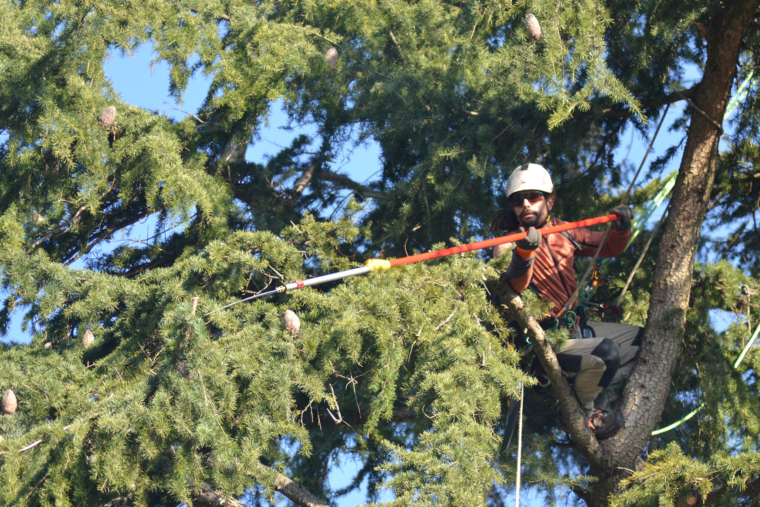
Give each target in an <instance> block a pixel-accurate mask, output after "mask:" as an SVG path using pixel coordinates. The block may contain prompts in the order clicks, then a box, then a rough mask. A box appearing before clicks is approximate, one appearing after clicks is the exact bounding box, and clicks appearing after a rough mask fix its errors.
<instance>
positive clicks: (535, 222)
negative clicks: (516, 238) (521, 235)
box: [519, 213, 546, 229]
mask: <svg viewBox="0 0 760 507" xmlns="http://www.w3.org/2000/svg"><path fill="white" fill-rule="evenodd" d="M519 220H520V225H522V226H523V227H525V228H526V229H527V228H528V227H535V228H536V229H540V228H541V227H543V226H544V225H545V224H546V215H545V214H544V213H537V214H531V215H529V216H527V217H526V216H525V213H523V214H522V215H520V217H519Z"/></svg>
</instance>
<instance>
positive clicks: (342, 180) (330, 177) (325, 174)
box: [319, 169, 383, 197]
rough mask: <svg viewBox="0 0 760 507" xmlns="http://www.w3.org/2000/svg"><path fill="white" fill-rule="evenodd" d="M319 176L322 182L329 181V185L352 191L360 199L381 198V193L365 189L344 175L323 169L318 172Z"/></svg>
mask: <svg viewBox="0 0 760 507" xmlns="http://www.w3.org/2000/svg"><path fill="white" fill-rule="evenodd" d="M319 175H320V177H321V178H322V179H323V180H325V181H329V182H330V183H335V184H336V185H338V186H340V187H343V188H347V189H349V190H353V191H354V192H356V193H357V194H360V195H361V196H362V197H381V196H382V195H383V194H382V193H381V192H377V191H375V190H372V189H370V188H368V187H365V186H364V185H362V184H361V183H357V182H355V181H354V180H352V179H351V178H349V177H348V176H346V175H345V174H340V173H335V172H332V171H330V170H328V169H323V170H322V171H320V173H319Z"/></svg>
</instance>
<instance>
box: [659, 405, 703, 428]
mask: <svg viewBox="0 0 760 507" xmlns="http://www.w3.org/2000/svg"><path fill="white" fill-rule="evenodd" d="M704 406H705V404H704V403H702V404H701V405H700V406H698V407H697V408H695V409H694V410H692V411H691V413H689V415H687V416H686V417H684V418H683V419H681V420H680V421H676V422H674V423H673V424H671V425H670V426H665V427H664V428H660V429H659V430H654V431H653V432H652V436H654V435H659V434H660V433H665V432H667V431H670V430H672V429H675V428H677V427H678V426H680V425H681V424H683V423H685V422H686V421H688V420H689V419H691V418H692V417H694V416H695V415H696V414H697V412H699V411H700V410H702V407H704Z"/></svg>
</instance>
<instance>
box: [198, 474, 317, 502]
mask: <svg viewBox="0 0 760 507" xmlns="http://www.w3.org/2000/svg"><path fill="white" fill-rule="evenodd" d="M259 466H260V468H261V469H262V471H263V472H264V473H265V474H266V475H268V476H271V477H273V478H274V481H273V482H272V483H271V486H272V487H273V488H274V490H275V491H279V492H280V493H282V494H283V495H285V496H286V497H287V498H289V499H290V500H291V501H293V502H295V503H296V504H298V505H300V506H301V507H329V506H328V505H327V504H325V503H324V502H322V500H320V499H319V498H317V497H316V496H315V495H314V494H313V493H312V492H311V491H309V490H308V489H306V488H305V487H303V485H301V484H300V483H298V482H295V481H293V480H292V479H289V478H288V477H285V476H284V475H282V474H281V473H279V472H277V470H275V469H274V468H271V467H268V466H266V465H264V464H260V465H259ZM256 480H259V478H257V479H256ZM193 505H194V506H195V507H245V505H246V504H244V503H243V502H241V501H239V500H237V499H235V498H231V497H229V496H227V495H225V494H224V493H223V492H221V491H217V490H215V489H214V488H213V487H212V486H210V485H209V484H205V483H204V484H203V486H202V488H201V491H200V493H198V495H196V496H195V498H193Z"/></svg>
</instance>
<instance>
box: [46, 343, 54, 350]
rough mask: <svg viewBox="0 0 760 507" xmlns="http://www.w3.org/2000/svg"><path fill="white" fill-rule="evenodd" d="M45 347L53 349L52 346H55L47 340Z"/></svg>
mask: <svg viewBox="0 0 760 507" xmlns="http://www.w3.org/2000/svg"><path fill="white" fill-rule="evenodd" d="M44 347H45V348H46V349H52V348H53V344H52V343H50V342H45V345H44Z"/></svg>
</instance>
